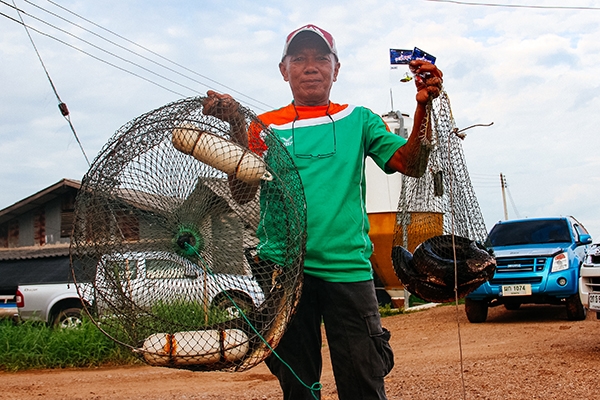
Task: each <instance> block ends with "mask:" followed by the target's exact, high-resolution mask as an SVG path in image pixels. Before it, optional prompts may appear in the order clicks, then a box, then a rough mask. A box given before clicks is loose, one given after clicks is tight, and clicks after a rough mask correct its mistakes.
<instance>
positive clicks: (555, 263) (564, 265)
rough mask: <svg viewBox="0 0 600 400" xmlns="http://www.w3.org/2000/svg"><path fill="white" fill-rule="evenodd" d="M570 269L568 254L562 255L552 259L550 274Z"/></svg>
mask: <svg viewBox="0 0 600 400" xmlns="http://www.w3.org/2000/svg"><path fill="white" fill-rule="evenodd" d="M565 269H569V257H567V253H560V254H558V255H557V256H555V257H554V258H553V259H552V268H550V272H558V271H564V270H565Z"/></svg>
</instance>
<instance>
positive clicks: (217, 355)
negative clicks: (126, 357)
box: [138, 329, 249, 366]
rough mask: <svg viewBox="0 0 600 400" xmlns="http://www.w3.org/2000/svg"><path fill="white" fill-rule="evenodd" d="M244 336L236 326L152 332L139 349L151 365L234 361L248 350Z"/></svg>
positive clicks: (246, 339) (246, 336)
mask: <svg viewBox="0 0 600 400" xmlns="http://www.w3.org/2000/svg"><path fill="white" fill-rule="evenodd" d="M248 347H249V346H248V335H246V333H244V332H243V331H241V330H239V329H225V330H215V329H212V330H203V331H188V332H175V333H154V334H152V335H150V336H148V337H147V338H146V340H145V341H144V344H143V345H142V348H141V349H138V351H139V352H141V353H142V354H143V356H144V360H145V361H146V362H147V363H148V364H150V365H155V366H165V365H199V364H212V363H216V362H234V361H238V360H240V359H242V357H244V356H245V355H246V353H247V352H248Z"/></svg>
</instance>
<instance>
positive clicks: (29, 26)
mask: <svg viewBox="0 0 600 400" xmlns="http://www.w3.org/2000/svg"><path fill="white" fill-rule="evenodd" d="M0 16H3V17H5V18H8V19H9V20H11V21H13V22H16V23H18V24H19V25H23V26H25V27H27V28H29V29H30V30H32V31H34V32H37V33H39V34H40V35H43V36H46V37H48V38H50V39H52V40H55V41H57V42H59V43H61V44H63V45H65V46H68V47H70V48H72V49H74V50H77V51H79V52H81V53H83V54H85V55H86V56H89V57H92V58H93V59H95V60H97V61H100V62H102V63H104V64H106V65H109V66H111V67H113V68H116V69H118V70H120V71H123V72H126V73H128V74H130V75H133V76H135V77H136V78H140V79H143V80H144V81H146V82H148V83H151V84H153V85H155V86H158V87H160V88H161V89H164V90H167V91H169V92H171V93H173V94H176V95H177V96H181V97H186V95H184V94H182V93H179V92H176V91H174V90H172V89H169V88H168V87H166V86H164V85H161V84H160V83H157V82H154V81H152V80H150V79H148V78H146V77H143V76H141V75H139V74H136V73H135V72H133V71H129V70H128V69H125V68H123V67H120V66H118V65H116V64H113V63H111V62H110V61H106V60H104V59H102V58H100V57H97V56H95V55H93V54H91V53H88V52H87V51H85V50H82V49H80V48H78V47H76V46H73V45H72V44H70V43H67V42H65V41H64V40H61V39H59V38H57V37H54V36H52V35H50V34H48V33H45V32H42V31H40V30H39V29H36V28H34V27H32V26H31V25H27V24H25V23H23V22H21V21H18V20H16V19H14V18H13V17H11V16H9V15H6V14H4V13H2V12H0Z"/></svg>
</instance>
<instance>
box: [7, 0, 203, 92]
mask: <svg viewBox="0 0 600 400" xmlns="http://www.w3.org/2000/svg"><path fill="white" fill-rule="evenodd" d="M0 2H1V3H4V4H7V3H6V2H4V1H3V0H0ZM7 5H9V6H10V4H7ZM15 9H16V10H17V12H19V15H20V13H23V14H26V15H28V16H29V17H30V18H33V19H35V20H37V21H39V22H41V23H43V24H45V25H47V26H49V27H51V28H54V29H56V30H57V31H59V32H62V33H64V34H65V35H68V36H71V37H72V38H74V39H77V40H79V41H81V42H83V43H85V44H87V45H89V46H92V47H93V48H95V49H97V50H100V51H101V52H103V53H106V54H109V55H111V56H113V57H115V58H117V59H119V60H121V61H123V62H126V63H128V64H131V65H133V66H136V67H138V68H140V69H142V70H144V71H146V72H148V73H150V74H152V75H155V76H157V77H159V78H162V79H164V80H166V81H168V82H170V83H173V84H175V85H178V86H181V87H182V88H184V89H188V90H190V91H192V92H194V93H196V90H195V89H193V88H191V87H189V86H186V85H184V84H181V83H179V82H176V81H174V80H173V79H170V78H168V77H166V76H164V75H161V74H159V73H158V72H154V71H152V70H150V69H148V68H146V67H144V66H142V65H140V64H138V63H136V62H133V61H131V60H128V59H126V58H124V57H121V56H119V55H117V54H115V53H113V52H111V51H109V50H106V49H103V48H102V47H100V46H97V45H95V44H93V43H91V42H89V41H87V40H85V39H82V38H80V37H79V36H77V35H75V34H73V33H71V32H67V31H66V30H64V29H62V28H59V27H57V26H55V25H52V24H51V23H49V22H47V21H44V20H42V19H41V18H38V17H36V16H34V15H31V14H29V13H27V12H25V11H23V10H19V9H17V8H16V6H15ZM21 22H23V21H21ZM23 25H24V26H26V25H25V23H24V22H23Z"/></svg>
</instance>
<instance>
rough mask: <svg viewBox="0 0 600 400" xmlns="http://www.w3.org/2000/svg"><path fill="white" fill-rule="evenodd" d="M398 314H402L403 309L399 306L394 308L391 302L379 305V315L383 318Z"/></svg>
mask: <svg viewBox="0 0 600 400" xmlns="http://www.w3.org/2000/svg"><path fill="white" fill-rule="evenodd" d="M398 314H402V310H400V309H398V308H392V305H391V304H385V305H383V306H380V307H379V315H381V318H384V317H391V316H393V315H398Z"/></svg>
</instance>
